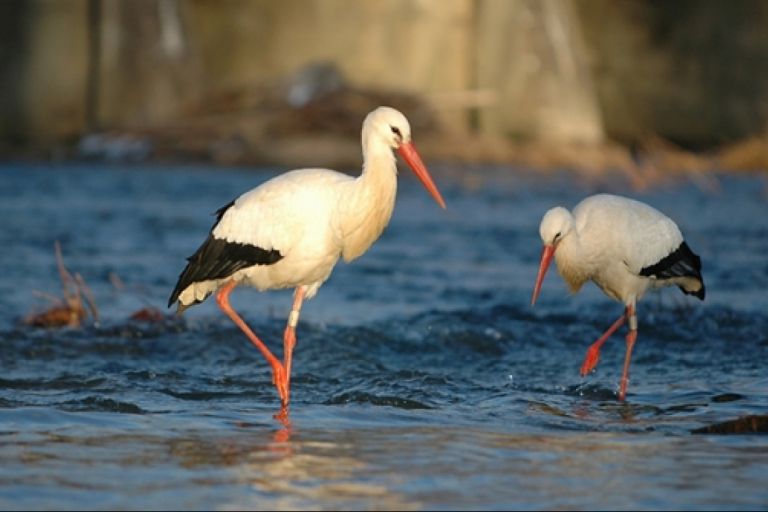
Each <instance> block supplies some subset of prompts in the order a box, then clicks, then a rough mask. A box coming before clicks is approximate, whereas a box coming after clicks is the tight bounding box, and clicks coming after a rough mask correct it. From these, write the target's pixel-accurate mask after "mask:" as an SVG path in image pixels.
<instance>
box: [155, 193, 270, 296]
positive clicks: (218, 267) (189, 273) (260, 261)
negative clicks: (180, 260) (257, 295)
mask: <svg viewBox="0 0 768 512" xmlns="http://www.w3.org/2000/svg"><path fill="white" fill-rule="evenodd" d="M233 204H234V201H233V202H231V203H229V204H228V205H226V206H224V207H222V208H220V209H219V210H217V211H216V223H214V225H213V227H212V228H211V233H210V234H209V235H208V238H207V239H206V240H205V242H203V244H202V245H201V246H200V247H199V248H198V249H197V251H195V253H194V254H193V255H192V256H190V257H189V258H187V266H186V267H185V268H184V271H183V272H182V273H181V274H180V275H179V280H178V282H177V283H176V287H175V288H174V289H173V292H172V293H171V297H170V299H168V306H171V305H173V303H174V302H176V301H177V300H178V298H179V294H180V293H181V292H182V291H184V289H185V288H187V287H188V286H189V285H191V284H193V283H197V282H200V281H210V280H213V279H223V278H225V277H228V276H231V275H232V274H234V273H235V272H237V271H238V270H241V269H243V268H246V267H252V266H254V265H272V264H274V263H277V262H278V261H280V260H281V259H282V258H283V255H282V254H280V251H278V250H276V249H263V248H261V247H257V246H255V245H251V244H241V243H237V242H229V241H227V240H223V239H221V238H216V237H215V236H213V230H214V229H215V228H216V225H217V224H218V223H219V221H221V217H222V216H223V215H224V213H225V212H226V211H227V209H229V207H230V206H232V205H233Z"/></svg>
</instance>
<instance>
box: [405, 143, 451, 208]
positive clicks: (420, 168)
mask: <svg viewBox="0 0 768 512" xmlns="http://www.w3.org/2000/svg"><path fill="white" fill-rule="evenodd" d="M397 152H398V153H400V156H401V157H403V160H405V161H406V163H408V165H409V166H410V167H411V169H412V170H413V173H414V174H415V175H416V176H417V177H418V178H419V180H421V183H422V185H424V188H426V189H427V190H428V191H429V193H430V194H432V197H434V198H435V201H437V204H439V205H440V207H442V208H445V201H444V200H443V196H442V195H440V191H439V190H438V189H437V185H435V182H434V181H432V176H430V175H429V171H427V168H426V166H424V162H422V161H421V157H420V156H419V153H417V152H416V148H415V147H413V142H405V143H403V144H401V145H400V147H399V148H397Z"/></svg>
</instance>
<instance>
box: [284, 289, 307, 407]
mask: <svg viewBox="0 0 768 512" xmlns="http://www.w3.org/2000/svg"><path fill="white" fill-rule="evenodd" d="M306 291H307V288H306V287H305V286H299V287H298V288H296V292H295V293H294V294H293V307H292V308H291V312H290V314H289V315H288V323H287V325H286V326H285V333H284V334H283V367H284V368H285V375H286V379H287V385H286V392H287V395H286V398H287V399H289V398H290V392H291V362H292V361H293V348H294V347H295V346H296V325H297V324H298V323H299V313H300V312H301V304H302V302H304V294H305V293H306ZM287 403H288V400H286V405H287Z"/></svg>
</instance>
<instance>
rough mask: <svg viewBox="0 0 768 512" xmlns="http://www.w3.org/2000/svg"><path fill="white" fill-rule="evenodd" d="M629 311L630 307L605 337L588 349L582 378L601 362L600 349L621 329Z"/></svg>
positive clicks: (581, 372) (582, 366) (581, 371)
mask: <svg viewBox="0 0 768 512" xmlns="http://www.w3.org/2000/svg"><path fill="white" fill-rule="evenodd" d="M628 310H629V308H628V307H627V308H625V309H624V313H623V314H622V315H621V316H620V317H619V319H618V320H616V321H615V322H613V325H611V326H610V327H609V328H608V330H607V331H605V332H604V333H603V335H602V336H600V337H599V338H598V339H597V341H596V342H594V343H593V344H592V345H590V346H589V348H588V349H587V355H586V356H585V357H584V362H583V363H581V370H580V372H579V373H580V374H581V376H582V377H584V376H585V375H586V374H588V373H589V372H591V371H592V369H593V368H594V367H595V366H596V365H597V362H598V361H599V360H600V348H601V347H602V346H603V343H605V342H606V340H608V338H610V337H611V335H612V334H613V333H614V332H616V329H618V328H619V327H621V326H622V325H623V324H624V322H625V321H626V320H627V314H628Z"/></svg>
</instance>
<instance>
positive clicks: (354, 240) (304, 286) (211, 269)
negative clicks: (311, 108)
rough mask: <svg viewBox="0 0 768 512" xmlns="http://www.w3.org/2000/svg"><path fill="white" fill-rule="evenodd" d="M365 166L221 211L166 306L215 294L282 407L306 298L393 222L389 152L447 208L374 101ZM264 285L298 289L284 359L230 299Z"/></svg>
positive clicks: (404, 137) (298, 180)
mask: <svg viewBox="0 0 768 512" xmlns="http://www.w3.org/2000/svg"><path fill="white" fill-rule="evenodd" d="M362 146H363V171H362V174H361V175H359V176H357V177H352V176H349V175H347V174H343V173H340V172H336V171H331V170H328V169H299V170H294V171H290V172H287V173H285V174H281V175H280V176H277V177H275V178H272V179H270V180H268V181H266V182H265V183H263V184H261V185H259V186H258V187H256V188H254V189H252V190H250V191H248V192H246V193H245V194H243V195H241V196H240V197H238V198H237V199H235V200H234V201H232V202H231V203H229V204H228V205H226V206H224V207H223V208H221V209H220V210H218V212H217V220H216V222H215V224H214V225H213V227H212V228H211V231H210V234H209V235H208V238H206V240H205V241H204V242H203V244H202V245H201V246H200V247H199V248H198V249H197V251H196V252H195V253H194V254H193V255H192V256H191V257H189V258H188V263H187V266H186V268H185V269H184V270H183V271H182V272H181V275H180V276H179V280H178V282H177V283H176V287H175V288H174V290H173V292H172V293H171V296H170V299H169V301H168V305H169V306H171V305H173V304H174V303H176V302H178V310H179V312H181V311H184V310H185V309H186V308H188V307H190V306H193V305H195V304H198V303H200V302H202V301H204V300H205V299H206V298H207V297H208V296H209V295H211V294H213V293H215V294H216V302H217V303H218V305H219V307H220V308H221V309H222V311H224V313H225V314H226V315H227V316H229V318H230V319H232V321H233V322H234V323H235V324H236V325H237V326H238V327H239V328H240V329H241V330H242V331H243V332H244V333H245V335H246V336H247V337H248V339H249V340H250V341H251V342H252V343H253V344H254V345H255V346H256V348H257V349H258V350H259V351H260V352H261V353H262V355H263V356H264V357H265V358H266V359H267V362H268V363H269V364H270V366H271V367H272V379H273V383H274V384H275V386H276V387H277V391H278V393H279V395H280V401H281V405H282V408H281V410H282V412H287V407H288V403H289V400H290V378H291V359H292V354H293V348H294V346H295V345H296V331H295V330H296V325H297V323H298V320H299V312H300V311H301V306H302V302H303V301H304V300H305V299H310V298H312V297H313V296H314V295H315V294H316V293H317V290H318V289H319V288H320V286H321V285H322V284H323V283H324V282H325V280H326V279H328V277H329V276H330V275H331V271H332V270H333V267H334V266H335V265H336V262H337V261H338V260H339V258H344V260H345V261H347V262H349V261H352V260H354V259H355V258H357V257H359V256H361V255H362V254H363V253H365V252H366V251H367V250H368V248H369V247H371V245H372V244H373V242H375V241H376V239H378V238H379V235H381V233H382V231H383V230H384V228H385V227H386V226H387V224H388V223H389V220H390V217H391V216H392V210H393V208H394V205H395V194H396V191H397V165H396V159H395V155H394V153H393V150H394V151H397V152H398V154H400V156H401V157H402V158H403V159H404V160H405V161H406V162H407V163H408V165H409V166H410V167H411V169H412V170H413V172H414V173H415V174H416V176H417V177H418V178H419V179H420V180H421V182H422V183H423V185H424V186H425V187H426V189H427V190H428V191H429V193H430V194H432V197H433V198H434V199H435V201H437V203H438V204H439V205H440V206H441V207H442V208H445V201H444V200H443V198H442V196H441V195H440V192H439V190H438V189H437V186H436V185H435V183H434V181H433V180H432V178H431V176H430V174H429V172H428V171H427V168H426V167H425V166H424V164H423V162H422V160H421V158H420V157H419V154H418V153H417V152H416V149H415V148H414V146H413V143H412V142H411V127H410V125H409V123H408V120H407V119H406V118H405V116H404V115H403V114H401V113H400V112H398V111H397V110H395V109H393V108H389V107H379V108H377V109H375V110H373V111H372V112H370V113H369V114H368V116H367V117H366V118H365V121H364V122H363V130H362ZM240 284H243V285H248V286H252V287H254V288H256V289H258V290H260V291H264V290H273V289H280V288H295V293H294V299H293V307H292V309H291V312H290V314H289V315H288V322H287V325H286V328H285V332H284V335H283V360H282V361H280V360H279V359H278V358H277V357H275V356H274V355H273V354H272V352H270V350H269V349H268V348H267V346H266V345H265V344H264V343H263V342H262V341H261V340H260V339H259V338H258V337H257V336H256V334H254V333H253V331H252V330H251V329H250V328H249V327H248V325H247V324H246V323H245V322H244V321H243V319H242V318H241V317H240V316H239V315H238V314H237V312H235V310H234V309H233V308H232V306H231V305H230V303H229V295H230V293H231V292H232V290H233V289H234V288H235V287H236V286H238V285H240Z"/></svg>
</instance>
